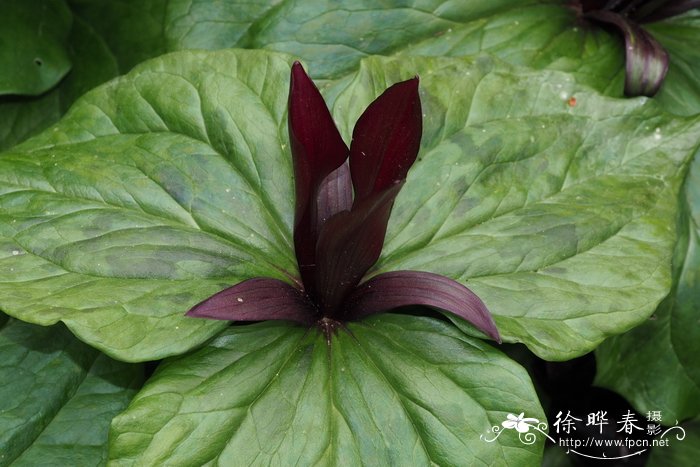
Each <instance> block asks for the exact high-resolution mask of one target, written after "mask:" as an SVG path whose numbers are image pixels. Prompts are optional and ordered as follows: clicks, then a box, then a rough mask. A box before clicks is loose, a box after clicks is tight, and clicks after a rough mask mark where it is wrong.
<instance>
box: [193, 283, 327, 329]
mask: <svg viewBox="0 0 700 467" xmlns="http://www.w3.org/2000/svg"><path fill="white" fill-rule="evenodd" d="M316 314H317V311H316V309H315V307H314V306H313V304H312V303H311V302H310V301H309V299H308V298H307V297H306V295H304V293H303V292H302V291H300V290H299V289H297V288H296V287H293V286H291V285H289V284H287V283H286V282H282V281H280V280H277V279H269V278H265V277H258V278H255V279H248V280H246V281H243V282H241V283H239V284H236V285H234V286H233V287H229V288H227V289H224V290H222V291H221V292H219V293H216V294H214V295H212V296H211V297H209V298H207V299H206V300H204V301H203V302H201V303H199V304H198V305H195V306H194V307H193V308H192V309H191V310H190V311H188V312H187V316H193V317H198V318H210V319H221V320H228V321H263V320H267V319H276V320H289V321H297V322H299V323H303V324H311V323H313V322H314V321H315V320H316V319H318V316H316Z"/></svg>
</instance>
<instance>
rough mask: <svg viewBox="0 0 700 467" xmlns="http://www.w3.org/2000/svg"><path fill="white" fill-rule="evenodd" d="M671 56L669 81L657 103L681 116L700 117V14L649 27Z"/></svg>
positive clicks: (659, 95)
mask: <svg viewBox="0 0 700 467" xmlns="http://www.w3.org/2000/svg"><path fill="white" fill-rule="evenodd" d="M645 27H646V29H648V30H649V32H651V33H652V34H653V35H654V37H656V38H657V39H658V40H659V42H661V44H662V45H663V46H664V47H665V48H666V50H667V51H668V52H669V55H670V58H671V62H670V67H669V70H668V75H667V76H666V81H665V83H664V85H663V87H662V88H661V92H660V93H659V94H658V95H657V97H656V99H657V100H658V101H659V103H660V104H661V105H662V106H663V107H664V108H665V109H668V110H669V111H670V112H673V113H675V114H678V115H694V114H697V113H700V81H698V76H700V48H698V37H700V10H691V11H689V12H688V13H686V14H685V15H683V16H679V17H676V18H670V19H667V20H665V21H661V22H658V23H654V24H649V25H647V26H645Z"/></svg>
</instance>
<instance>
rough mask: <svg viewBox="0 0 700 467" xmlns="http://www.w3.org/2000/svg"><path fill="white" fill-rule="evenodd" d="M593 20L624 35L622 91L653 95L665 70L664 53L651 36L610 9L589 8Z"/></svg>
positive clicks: (660, 82) (638, 94)
mask: <svg viewBox="0 0 700 467" xmlns="http://www.w3.org/2000/svg"><path fill="white" fill-rule="evenodd" d="M586 16H587V17H588V18H590V19H593V20H595V21H600V22H603V23H607V24H612V25H614V26H615V27H617V28H618V29H619V30H620V31H621V32H622V34H623V36H624V38H625V94H626V95H627V96H649V97H651V96H653V95H654V94H656V93H657V92H658V90H659V88H661V84H662V83H663V81H664V78H665V77H666V72H667V71H668V53H666V51H665V50H664V48H663V47H662V46H661V44H659V42H658V41H657V40H656V39H654V37H653V36H652V35H651V34H649V33H648V32H646V31H645V30H644V29H642V28H641V27H639V26H638V25H637V24H635V23H634V22H633V21H632V20H630V19H629V18H627V17H625V16H623V15H620V14H618V13H615V12H612V11H592V12H590V13H588V14H587V15H586Z"/></svg>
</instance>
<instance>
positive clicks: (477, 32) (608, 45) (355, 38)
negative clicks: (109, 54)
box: [71, 0, 624, 94]
mask: <svg viewBox="0 0 700 467" xmlns="http://www.w3.org/2000/svg"><path fill="white" fill-rule="evenodd" d="M71 5H72V7H73V9H74V11H76V12H78V14H80V15H82V16H84V17H85V18H88V19H89V21H90V23H91V24H93V25H94V26H95V27H96V28H97V30H98V31H99V32H100V33H101V35H102V36H103V37H105V39H106V40H107V42H108V43H109V44H110V47H111V49H112V50H114V51H115V54H116V56H117V57H119V59H120V64H122V65H123V66H126V69H128V68H129V67H130V66H133V65H134V64H136V63H138V62H139V61H141V60H143V59H145V58H148V57H152V56H154V55H157V54H158V53H159V52H158V51H159V50H160V51H161V52H162V51H165V50H167V51H174V50H184V49H208V50H218V49H224V48H230V47H242V48H264V49H269V50H276V51H281V52H286V53H289V54H293V55H295V56H298V57H301V58H303V59H304V60H305V61H306V62H308V64H309V68H310V70H311V73H312V74H313V76H314V77H316V78H321V79H336V78H339V77H342V76H344V75H347V74H348V73H352V72H353V71H354V70H355V69H356V68H357V66H358V65H359V62H360V60H361V59H363V58H364V57H366V56H367V55H371V54H380V55H393V54H411V55H429V56H464V55H472V54H475V53H478V52H484V51H488V52H489V53H492V54H495V55H497V56H498V57H500V58H501V59H504V60H507V61H509V62H511V63H514V64H526V65H529V66H534V67H551V68H553V69H557V70H564V71H571V72H574V71H575V72H577V73H578V75H579V79H581V80H586V82H587V83H588V84H590V85H592V86H596V87H597V88H599V89H608V90H610V91H611V92H613V90H616V91H615V92H617V94H620V93H621V92H622V79H623V77H624V76H623V71H624V70H623V68H624V53H623V49H622V45H621V43H620V41H618V40H617V37H615V36H614V35H613V34H610V33H609V32H607V31H605V30H603V29H601V28H597V27H594V28H591V27H590V26H587V25H583V24H579V23H580V21H579V20H578V19H577V17H576V12H575V11H574V9H572V8H570V7H568V6H566V5H562V4H561V2H560V1H559V0H526V1H519V2H513V1H512V0H497V1H493V0H471V1H469V2H453V3H451V4H446V3H445V2H442V1H438V0H429V1H427V2H422V4H421V5H420V6H418V5H407V4H406V3H405V2H400V1H395V0H394V1H384V2H381V4H373V5H365V4H360V3H357V2H353V1H350V0H343V1H335V2H322V3H319V2H318V1H317V0H298V1H294V2H292V1H284V0H267V1H260V2H254V3H251V2H245V1H238V0H233V1H227V2H209V1H191V0H172V1H169V2H163V1H158V2H146V3H144V2H141V1H138V0H125V1H120V2H118V3H115V2H109V1H105V0H73V1H72V2H71ZM542 18H547V20H546V21H542ZM387 24H391V25H392V27H390V28H388V27H386V25H387ZM133 28H137V29H138V31H139V34H135V33H134V31H133ZM162 37H164V38H165V39H164V42H163V41H162V40H161V38H162ZM137 38H142V40H138V39H137Z"/></svg>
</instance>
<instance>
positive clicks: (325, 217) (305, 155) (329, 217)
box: [187, 62, 500, 341]
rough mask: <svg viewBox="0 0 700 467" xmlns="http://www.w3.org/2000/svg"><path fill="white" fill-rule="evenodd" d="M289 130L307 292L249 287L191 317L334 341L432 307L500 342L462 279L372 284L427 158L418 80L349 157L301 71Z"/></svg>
mask: <svg viewBox="0 0 700 467" xmlns="http://www.w3.org/2000/svg"><path fill="white" fill-rule="evenodd" d="M288 123H289V139H290V143H291V151H292V157H293V162H294V176H295V186H296V207H295V210H296V212H295V222H294V247H295V252H296V257H297V262H298V264H299V272H300V274H301V283H302V284H303V287H298V286H295V285H291V284H288V283H286V282H283V281H280V280H277V279H270V278H255V279H249V280H246V281H243V282H241V283H239V284H237V285H234V286H233V287H230V288H228V289H225V290H223V291H221V292H219V293H217V294H215V295H213V296H212V297H210V298H208V299H206V300H204V301H203V302H201V303H200V304H198V305H196V306H195V307H194V308H192V309H191V310H190V311H189V312H188V313H187V314H188V315H189V316H197V317H205V318H212V319H223V320H232V321H260V320H267V319H281V320H292V321H297V322H301V323H304V324H307V325H318V326H320V327H321V328H322V329H323V330H324V331H325V332H326V335H327V337H328V339H329V340H330V335H331V331H332V330H333V329H335V328H337V327H338V326H339V325H340V324H341V323H343V322H345V321H351V320H356V319H360V318H363V317H365V316H368V315H370V314H373V313H377V312H382V311H387V310H390V309H392V308H397V307H401V306H406V305H427V306H433V307H436V308H440V309H442V310H445V311H448V312H451V313H454V314H456V315H458V316H461V317H463V318H465V319H467V320H468V321H470V322H471V323H473V324H474V325H475V326H476V327H477V328H479V329H481V330H482V331H484V332H485V333H486V334H487V335H489V336H491V337H492V338H493V339H495V340H498V341H500V338H499V335H498V331H497V329H496V325H495V323H494V322H493V319H492V317H491V315H490V313H489V311H488V310H487V309H486V306H485V305H484V304H483V302H482V301H481V300H480V299H479V298H478V297H477V296H476V295H475V294H474V293H473V292H471V291H470V290H469V289H467V288H466V287H465V286H463V285H462V284H459V283H458V282H455V281H453V280H452V279H449V278H446V277H443V276H440V275H437V274H432V273H427V272H415V271H395V272H388V273H383V274H378V275H376V276H374V277H371V278H369V279H367V280H365V281H364V282H363V279H365V274H366V273H367V271H368V270H369V269H370V268H371V267H372V265H373V264H374V263H375V262H376V261H377V259H378V258H379V255H380V253H381V251H382V246H383V245H384V235H385V233H386V228H387V223H388V222H389V215H390V214H391V208H392V206H393V204H394V200H395V199H396V196H397V195H398V193H399V190H400V189H401V187H402V185H403V183H404V182H405V180H406V175H407V173H408V170H409V169H410V168H411V166H412V165H413V163H414V162H415V160H416V156H417V155H418V150H419V148H420V140H421V134H422V111H421V103H420V97H419V94H418V78H417V77H415V78H412V79H409V80H407V81H403V82H400V83H396V84H394V85H393V86H391V87H390V88H388V89H387V90H386V91H384V93H383V94H382V95H381V96H379V97H378V98H377V99H376V100H375V101H374V102H372V103H371V104H370V105H369V107H367V109H366V110H365V111H364V113H363V114H362V115H361V116H360V118H359V120H358V121H357V123H356V124H355V129H354V130H353V134H352V144H351V145H350V148H349V149H348V147H347V145H346V144H345V142H344V141H343V139H342V137H341V136H340V133H339V132H338V129H337V128H336V126H335V123H334V122H333V118H332V117H331V114H330V112H329V111H328V107H327V106H326V103H325V102H324V100H323V97H322V96H321V93H320V92H319V91H318V89H317V88H316V86H315V85H314V83H313V81H311V79H310V78H309V77H308V76H307V74H306V72H305V71H304V69H303V67H302V66H301V64H300V63H298V62H296V63H294V65H293V66H292V76H291V84H290V91H289V122H288ZM353 192H354V196H353Z"/></svg>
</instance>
